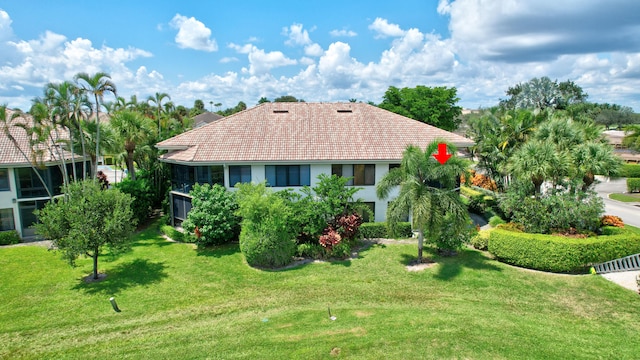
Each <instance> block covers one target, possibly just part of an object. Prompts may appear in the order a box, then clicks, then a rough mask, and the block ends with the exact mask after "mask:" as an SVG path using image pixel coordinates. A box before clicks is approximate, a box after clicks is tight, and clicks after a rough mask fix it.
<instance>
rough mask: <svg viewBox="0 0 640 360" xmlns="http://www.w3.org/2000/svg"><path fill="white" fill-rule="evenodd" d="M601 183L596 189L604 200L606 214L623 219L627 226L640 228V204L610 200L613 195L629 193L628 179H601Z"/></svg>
mask: <svg viewBox="0 0 640 360" xmlns="http://www.w3.org/2000/svg"><path fill="white" fill-rule="evenodd" d="M598 180H600V183H599V184H597V185H596V187H595V189H596V192H597V193H598V195H600V197H602V199H603V200H604V208H605V214H607V215H616V216H619V217H620V218H622V221H624V223H625V224H629V225H632V226H636V227H640V207H639V206H640V203H625V202H622V201H616V200H611V199H609V194H611V193H624V192H626V191H627V180H626V179H624V178H623V179H610V180H607V179H606V178H599V179H598Z"/></svg>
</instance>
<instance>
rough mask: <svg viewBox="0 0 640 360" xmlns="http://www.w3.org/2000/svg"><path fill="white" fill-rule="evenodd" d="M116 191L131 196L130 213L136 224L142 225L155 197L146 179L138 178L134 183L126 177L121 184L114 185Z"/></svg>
mask: <svg viewBox="0 0 640 360" xmlns="http://www.w3.org/2000/svg"><path fill="white" fill-rule="evenodd" d="M115 187H116V189H118V190H120V191H121V192H123V193H125V194H129V195H131V197H132V198H133V202H132V203H131V211H133V216H134V217H135V218H136V219H137V220H138V224H141V223H144V221H145V220H146V219H147V218H148V217H149V214H150V213H151V207H152V205H153V200H154V197H155V191H154V190H153V187H152V186H151V182H150V181H149V179H148V178H144V177H138V178H137V179H136V180H135V181H134V180H131V178H129V177H126V178H124V179H123V180H122V181H121V182H119V183H116V184H115Z"/></svg>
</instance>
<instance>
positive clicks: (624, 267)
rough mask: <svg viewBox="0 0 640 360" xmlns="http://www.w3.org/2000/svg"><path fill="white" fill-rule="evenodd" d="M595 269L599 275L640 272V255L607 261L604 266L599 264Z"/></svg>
mask: <svg viewBox="0 0 640 360" xmlns="http://www.w3.org/2000/svg"><path fill="white" fill-rule="evenodd" d="M593 268H594V269H595V270H596V273H598V274H604V273H610V272H619V271H630V270H640V254H635V255H630V256H626V257H623V258H620V259H615V260H611V261H607V262H604V263H602V264H597V265H595V266H594V267H593Z"/></svg>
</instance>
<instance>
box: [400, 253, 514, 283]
mask: <svg viewBox="0 0 640 360" xmlns="http://www.w3.org/2000/svg"><path fill="white" fill-rule="evenodd" d="M416 252H417V250H416ZM423 259H426V262H429V261H431V262H435V263H437V264H438V265H439V266H438V268H437V272H436V273H435V274H434V275H433V277H434V278H436V279H438V280H445V281H448V280H451V279H453V278H455V277H456V276H458V275H460V273H461V272H462V269H463V268H468V269H474V270H491V271H502V269H501V268H500V267H498V266H496V265H494V264H492V262H493V260H491V259H489V258H487V257H486V256H485V255H484V254H482V253H481V252H479V251H475V250H470V249H463V250H460V251H459V252H458V254H457V255H455V256H441V255H439V254H438V253H437V251H436V250H435V249H433V248H427V247H425V248H424V254H423ZM416 260H417V256H415V255H412V254H402V260H401V263H402V264H403V265H405V266H408V265H411V264H413V263H415V261H416Z"/></svg>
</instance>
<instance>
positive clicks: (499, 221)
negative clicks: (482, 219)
mask: <svg viewBox="0 0 640 360" xmlns="http://www.w3.org/2000/svg"><path fill="white" fill-rule="evenodd" d="M504 223H506V222H505V221H504V220H503V219H502V218H501V217H500V216H498V215H494V216H492V217H491V218H490V219H489V225H491V227H496V226H498V225H500V224H504Z"/></svg>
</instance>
